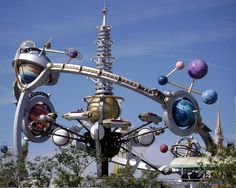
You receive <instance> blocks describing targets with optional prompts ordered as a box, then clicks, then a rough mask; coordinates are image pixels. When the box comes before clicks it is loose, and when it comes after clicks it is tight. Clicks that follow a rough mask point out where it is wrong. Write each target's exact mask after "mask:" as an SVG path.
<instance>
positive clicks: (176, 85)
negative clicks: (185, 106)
mask: <svg viewBox="0 0 236 188" xmlns="http://www.w3.org/2000/svg"><path fill="white" fill-rule="evenodd" d="M168 83H169V84H171V85H173V86H175V87H179V88H181V89H184V90H185V91H188V90H189V88H186V87H183V86H181V85H179V84H176V83H173V82H170V81H168ZM191 92H193V93H195V94H198V95H202V94H201V93H200V92H198V91H195V90H191Z"/></svg>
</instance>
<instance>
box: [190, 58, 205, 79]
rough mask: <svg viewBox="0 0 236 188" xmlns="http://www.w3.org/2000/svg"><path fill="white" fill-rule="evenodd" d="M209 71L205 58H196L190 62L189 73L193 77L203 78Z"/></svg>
mask: <svg viewBox="0 0 236 188" xmlns="http://www.w3.org/2000/svg"><path fill="white" fill-rule="evenodd" d="M207 72H208V66H207V63H206V62H205V61H203V60H200V59H196V60H194V61H192V62H191V63H190V64H189V67H188V74H189V76H190V77H191V78H193V79H201V78H203V77H204V76H206V74H207Z"/></svg>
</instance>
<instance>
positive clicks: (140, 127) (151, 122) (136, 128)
mask: <svg viewBox="0 0 236 188" xmlns="http://www.w3.org/2000/svg"><path fill="white" fill-rule="evenodd" d="M151 123H152V122H147V123H145V124H143V125H141V126H139V127H137V128H135V129H133V130H131V131H130V132H128V133H125V134H123V135H122V137H125V136H127V135H129V134H131V133H133V132H135V131H137V130H139V129H141V128H143V127H145V126H147V125H149V124H151Z"/></svg>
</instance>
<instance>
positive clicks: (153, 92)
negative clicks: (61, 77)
mask: <svg viewBox="0 0 236 188" xmlns="http://www.w3.org/2000/svg"><path fill="white" fill-rule="evenodd" d="M47 68H48V69H51V70H52V71H59V72H64V73H73V74H80V75H84V76H89V77H94V78H99V79H104V80H107V81H110V82H112V83H114V84H117V85H120V86H122V87H126V88H128V89H130V90H133V91H135V92H137V93H140V94H142V95H144V96H146V97H148V98H150V99H152V100H154V101H156V102H158V103H160V104H161V105H163V104H164V99H165V95H164V94H163V93H162V92H161V91H159V90H158V89H150V88H147V87H145V86H143V85H141V84H139V83H137V82H134V81H132V80H129V79H127V78H125V77H122V76H120V75H117V74H113V73H110V72H107V71H103V70H99V69H96V68H91V67H86V66H81V65H72V64H62V63H48V65H47Z"/></svg>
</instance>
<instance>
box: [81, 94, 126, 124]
mask: <svg viewBox="0 0 236 188" xmlns="http://www.w3.org/2000/svg"><path fill="white" fill-rule="evenodd" d="M117 99H122V98H121V97H115V96H111V95H107V96H106V95H105V96H104V95H97V96H91V97H85V98H84V100H85V101H86V102H87V103H88V107H87V111H90V112H91V113H92V116H91V118H90V121H91V122H93V123H94V122H96V121H98V120H99V114H100V110H99V104H100V102H102V101H103V110H102V114H103V120H104V119H113V118H114V119H116V118H118V117H119V116H120V106H119V103H118V101H117ZM122 100H123V99H122Z"/></svg>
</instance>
